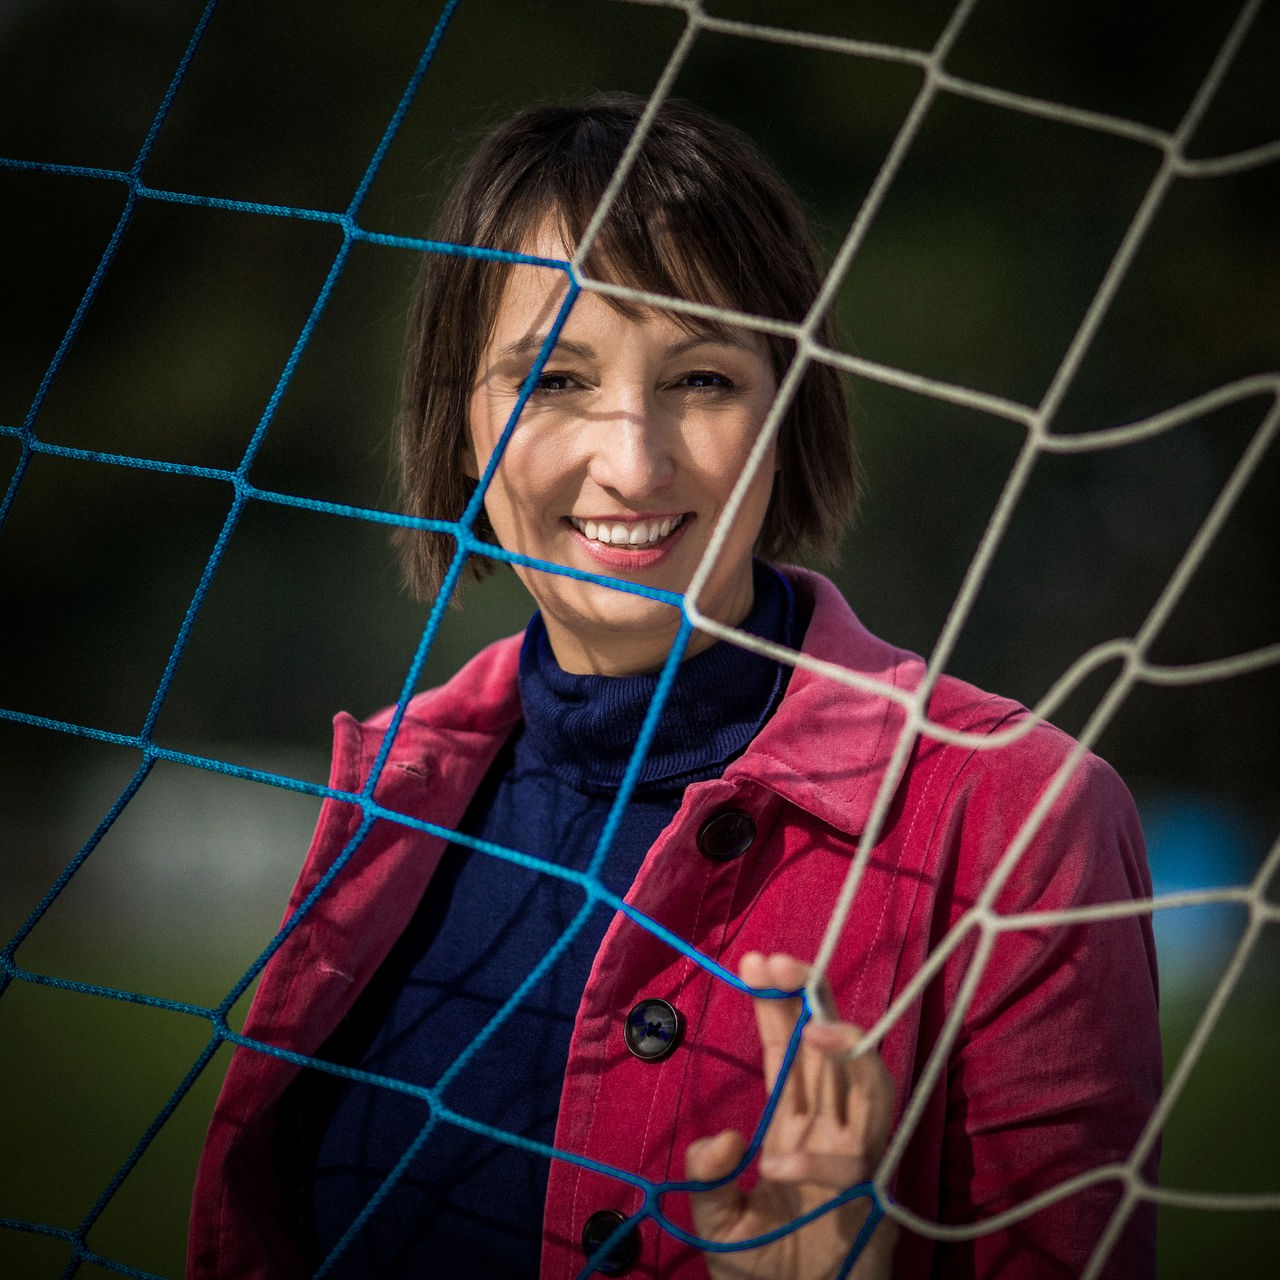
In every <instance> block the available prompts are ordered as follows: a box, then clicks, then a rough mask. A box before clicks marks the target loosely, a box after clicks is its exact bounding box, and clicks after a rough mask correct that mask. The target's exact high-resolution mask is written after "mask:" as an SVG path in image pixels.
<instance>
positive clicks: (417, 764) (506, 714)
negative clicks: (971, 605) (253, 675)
mask: <svg viewBox="0 0 1280 1280" xmlns="http://www.w3.org/2000/svg"><path fill="white" fill-rule="evenodd" d="M782 572H783V573H784V575H785V576H786V578H787V579H788V580H789V581H790V582H791V584H792V586H793V588H794V589H795V591H796V593H797V595H798V596H800V597H801V598H804V599H807V600H808V601H810V602H811V603H812V617H811V619H810V622H809V626H808V629H807V631H806V632H805V637H804V644H803V646H802V648H801V652H802V653H803V654H804V655H805V656H806V657H809V658H812V659H814V660H815V661H817V662H822V663H828V664H831V665H832V666H835V667H838V668H841V669H843V670H847V671H850V672H853V673H856V674H857V675H859V676H863V677H866V678H869V679H871V680H873V681H876V682H877V683H880V684H883V685H885V686H888V687H890V688H893V689H897V690H899V691H901V692H902V693H906V694H910V693H912V692H914V691H915V690H916V689H917V688H918V686H919V685H920V683H921V681H922V680H923V678H924V675H925V664H924V661H923V660H922V659H921V658H919V657H918V656H917V655H915V654H913V653H908V652H906V651H905V650H902V649H897V648H894V647H893V646H892V645H889V644H886V643H885V642H884V641H883V640H880V639H878V638H877V637H876V636H874V635H872V634H871V632H870V631H868V630H867V629H866V628H865V627H864V626H863V625H862V623H861V622H859V621H858V619H857V617H856V616H855V615H854V613H853V610H852V609H850V608H849V606H848V604H846V603H845V600H844V597H843V596H842V595H841V594H840V592H839V590H838V589H837V588H836V587H835V585H834V584H833V583H831V582H830V581H828V580H827V579H826V578H824V577H823V576H822V575H821V574H817V573H811V572H809V571H808V570H805V569H798V568H793V567H786V568H784V569H783V570H782ZM521 642H522V636H520V635H516V636H510V637H508V638H507V639H505V640H499V641H498V642H497V643H495V644H491V645H489V646H488V647H487V648H486V649H484V650H482V651H481V652H480V653H479V654H477V656H476V657H475V658H473V659H472V660H471V661H470V662H469V663H467V665H466V666H465V667H463V669H462V670H461V671H460V672H459V673H458V674H457V675H456V676H454V677H453V678H452V679H451V680H449V681H447V682H446V683H445V684H443V685H441V686H440V687H439V688H438V689H434V690H432V691H430V692H428V693H424V694H421V695H419V696H418V697H416V698H414V699H413V701H412V702H411V703H410V704H409V707H408V708H407V710H406V713H405V717H404V721H403V723H402V724H401V727H400V731H399V733H398V734H397V737H396V743H395V746H394V748H393V750H392V753H391V756H390V759H389V760H388V766H389V772H390V774H391V775H392V777H394V775H395V774H396V773H397V772H399V771H400V770H405V771H407V772H409V773H411V774H415V775H417V777H418V780H419V784H420V783H421V782H422V781H425V782H427V783H429V784H432V785H441V784H443V786H444V787H445V788H446V790H447V791H449V792H453V791H456V793H457V794H458V795H460V796H462V797H464V798H468V799H469V797H470V796H471V794H472V793H473V792H474V790H475V787H476V785H477V782H478V780H479V778H480V777H481V776H483V773H484V771H485V770H486V769H487V768H488V767H489V764H490V763H491V762H492V760H493V757H494V756H495V754H496V753H497V751H498V748H499V747H500V746H501V744H502V742H503V741H504V740H505V739H506V737H507V735H508V734H509V733H510V732H511V730H512V729H513V728H514V727H515V725H516V723H517V722H518V721H519V720H520V717H521V714H522V712H521V707H520V694H519V688H518V684H517V670H518V666H519V655H520V645H521ZM389 718H390V710H388V711H385V712H383V713H382V714H381V715H379V716H376V717H374V719H373V720H370V721H368V722H366V724H365V726H364V728H365V731H366V734H365V751H366V761H368V760H369V758H370V757H371V756H372V754H373V753H374V752H375V751H376V749H377V745H378V743H379V742H380V740H381V736H382V732H384V731H385V729H386V726H387V722H388V720H389ZM906 721H907V713H906V710H905V708H904V707H903V706H902V704H901V703H900V702H898V701H896V700H895V699H894V698H892V697H888V696H885V695H884V694H882V693H877V692H873V691H870V690H866V689H859V688H854V687H853V686H851V685H848V684H844V683H842V682H840V681H839V680H836V679H833V678H832V677H831V676H829V675H827V674H823V673H820V672H816V671H812V670H809V669H807V668H805V667H797V668H796V670H795V671H794V672H793V673H792V676H791V679H790V681H789V682H788V685H787V691H786V693H785V695H784V696H783V699H782V702H781V703H780V704H779V706H778V709H777V710H776V711H775V712H774V714H773V716H772V717H771V718H770V719H769V720H768V722H767V723H766V724H765V726H764V728H763V729H761V730H760V732H759V734H758V735H757V736H756V738H755V740H754V741H753V742H752V743H751V745H750V746H749V747H748V748H747V750H746V752H745V753H744V754H743V755H741V756H740V757H739V758H738V759H737V760H735V761H733V762H732V763H731V764H730V765H729V766H728V768H727V769H726V770H725V773H724V777H725V780H726V781H733V780H735V779H742V780H748V779H749V780H752V781H755V782H757V783H759V784H760V785H762V786H765V787H767V788H769V790H771V791H774V792H776V793H777V794H778V795H779V796H781V797H782V798H783V799H784V800H786V801H788V802H789V803H791V804H793V805H796V806H798V807H799V808H801V809H804V810H805V811H806V812H808V813H811V814H813V815H814V816H815V817H816V818H819V819H820V820H821V821H823V822H825V823H827V824H828V825H829V826H832V827H834V828H836V829H837V830H839V831H843V832H845V833H846V834H848V835H858V834H860V833H861V832H862V830H863V828H864V827H865V826H866V823H867V819H868V817H869V816H870V813H871V808H872V806H873V805H874V803H875V798H876V794H877V792H878V790H879V788H880V784H881V781H882V780H883V778H884V775H885V772H886V770H887V768H888V765H889V761H890V758H891V756H892V754H893V750H894V747H895V745H896V743H897V741H898V737H899V735H900V734H901V732H902V730H903V727H904V726H905V724H906ZM428 770H430V771H432V776H429V777H428V776H424V775H425V773H426V771H428ZM388 782H391V779H390V778H388ZM395 790H396V788H395V786H394V783H391V786H390V787H388V788H385V789H384V788H380V791H379V794H380V798H381V799H382V800H383V801H384V803H388V802H390V803H391V805H392V807H395V805H394V800H393V799H392V793H394V791H395ZM440 820H441V821H447V819H440Z"/></svg>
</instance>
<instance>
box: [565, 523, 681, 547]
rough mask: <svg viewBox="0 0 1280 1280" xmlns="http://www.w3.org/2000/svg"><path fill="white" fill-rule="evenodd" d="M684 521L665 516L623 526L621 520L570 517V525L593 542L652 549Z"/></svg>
mask: <svg viewBox="0 0 1280 1280" xmlns="http://www.w3.org/2000/svg"><path fill="white" fill-rule="evenodd" d="M683 520H684V516H664V517H663V518H662V519H661V520H637V521H636V522H635V523H633V524H623V523H622V521H620V520H617V521H605V520H579V519H578V517H577V516H570V517H569V523H570V524H571V525H573V527H574V528H575V529H577V530H578V532H579V533H581V534H583V535H584V536H586V537H588V538H590V539H591V540H592V541H593V542H603V543H605V544H606V545H607V546H614V547H651V546H653V544H654V543H655V542H660V541H661V540H662V539H663V538H665V537H666V536H667V535H668V534H669V533H670V532H671V531H672V529H674V528H676V526H677V525H679V524H680V523H681V522H682V521H683Z"/></svg>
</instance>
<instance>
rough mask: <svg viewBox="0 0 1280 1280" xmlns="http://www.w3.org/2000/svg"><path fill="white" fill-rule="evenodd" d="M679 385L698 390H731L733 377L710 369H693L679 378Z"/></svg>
mask: <svg viewBox="0 0 1280 1280" xmlns="http://www.w3.org/2000/svg"><path fill="white" fill-rule="evenodd" d="M678 385H680V386H684V387H693V388H695V389H698V390H704V389H709V390H713V391H731V390H732V389H733V379H732V378H729V377H726V376H725V375H724V374H723V373H714V372H712V370H710V369H694V370H693V371H692V372H690V373H686V374H685V375H684V377H683V378H681V379H680V380H679V384H678Z"/></svg>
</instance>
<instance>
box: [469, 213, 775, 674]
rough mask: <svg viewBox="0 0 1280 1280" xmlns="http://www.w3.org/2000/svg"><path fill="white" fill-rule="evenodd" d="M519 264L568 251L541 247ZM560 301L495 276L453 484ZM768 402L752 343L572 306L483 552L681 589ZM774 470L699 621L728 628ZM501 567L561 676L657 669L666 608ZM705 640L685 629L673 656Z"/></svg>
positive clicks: (516, 386)
mask: <svg viewBox="0 0 1280 1280" xmlns="http://www.w3.org/2000/svg"><path fill="white" fill-rule="evenodd" d="M532 251H533V252H534V253H536V254H538V255H539V256H543V257H549V258H568V257H569V256H570V255H569V254H568V253H567V252H566V250H565V248H564V245H563V244H562V243H561V242H560V240H559V238H558V237H556V236H554V235H549V234H544V235H542V236H540V237H539V238H538V242H537V244H536V245H535V247H534V249H533V250H532ZM565 292H566V281H565V278H564V275H563V274H562V273H561V272H559V271H555V270H551V269H547V268H542V267H534V266H528V265H525V264H518V265H515V266H513V267H512V268H511V270H510V276H509V279H508V282H507V284H506V287H505V290H504V293H503V295H502V298H501V301H500V303H499V306H498V312H497V317H496V320H495V323H494V327H493V333H492V335H491V336H490V339H489V343H488V345H487V346H486V347H485V349H484V351H483V353H482V355H481V358H480V367H479V370H478V372H477V378H476V383H475V386H474V389H473V391H472V396H471V421H470V449H469V451H468V454H467V457H466V460H465V464H466V469H467V472H468V474H470V475H471V476H473V477H476V478H478V477H479V476H480V474H481V473H482V472H483V470H484V468H485V466H486V464H487V463H488V461H489V458H490V456H491V454H492V453H493V450H494V447H495V446H496V444H497V442H498V439H499V438H500V436H501V434H502V430H503V428H504V426H505V425H506V422H507V419H508V418H509V417H510V414H511V411H512V408H513V407H514V405H515V403H516V400H517V398H518V395H519V391H520V386H521V383H522V382H523V381H524V379H525V377H526V376H527V375H528V373H529V370H530V369H531V368H532V366H533V363H534V360H535V358H536V357H537V354H538V351H539V349H540V348H541V346H542V342H543V340H544V338H545V337H546V335H547V333H548V331H549V330H550V328H551V325H552V323H553V321H554V319H555V316H556V313H557V311H558V310H559V307H560V305H561V303H562V302H563V300H564V297H565ZM775 390H776V384H775V380H774V376H773V370H772V367H771V365H770V362H769V359H768V355H767V353H766V351H765V347H764V343H763V342H762V340H761V339H760V338H759V337H758V336H756V335H752V334H749V333H746V332H742V331H728V332H713V331H710V330H708V331H705V332H699V333H690V332H689V330H688V329H686V328H682V327H681V326H680V325H679V324H677V323H676V322H675V320H674V319H673V318H672V317H671V316H670V315H669V314H666V313H663V312H659V311H643V312H640V313H638V314H635V315H630V316H629V315H627V314H625V313H623V312H621V311H619V310H617V309H616V308H615V307H612V306H610V305H609V303H608V302H607V301H605V300H604V299H603V298H602V297H600V296H599V295H597V294H590V293H585V292H584V293H582V294H580V295H579V297H578V299H577V301H576V302H575V304H574V307H573V310H572V312H571V313H570V315H569V318H568V320H567V321H566V323H565V325H564V328H563V329H562V330H561V332H560V338H559V343H558V345H557V346H556V348H555V350H554V351H553V352H552V355H551V357H550V359H549V360H548V361H547V363H546V366H545V368H544V370H543V372H542V375H541V378H540V380H539V383H538V386H537V388H536V389H535V390H534V392H533V394H532V395H531V397H530V398H529V401H528V403H527V404H526V406H525V409H524V411H523V413H522V414H521V417H520V421H519V423H518V425H517V426H516V429H515V431H514V433H513V434H512V437H511V440H510V442H509V443H508V446H507V449H506V452H505V453H504V455H503V457H502V459H501V461H500V463H499V465H498V469H497V472H496V474H495V475H494V478H493V481H492V484H491V485H490V488H489V491H488V495H487V498H486V502H485V508H486V511H487V512H488V515H489V519H490V521H491V522H492V524H493V528H494V531H495V533H496V534H497V537H498V541H499V542H500V543H501V544H502V545H503V546H504V547H505V548H506V549H507V550H509V551H518V552H520V553H521V554H523V555H528V556H532V557H535V558H537V559H539V560H546V561H550V562H552V563H554V564H560V565H566V566H569V567H571V568H574V569H583V570H586V571H588V572H592V573H597V574H603V575H607V576H608V577H613V578H621V579H624V580H626V581H628V582H635V583H643V584H644V585H646V586H651V587H658V588H662V589H663V590H666V591H672V592H683V591H684V590H685V589H686V588H687V587H688V585H689V580H690V578H691V577H692V576H693V573H694V570H695V569H696V568H697V566H698V563H699V561H700V560H701V558H702V555H703V553H704V552H705V550H706V548H707V544H708V543H709V542H710V540H711V535H712V532H713V530H714V529H715V526H716V521H717V520H718V518H719V516H720V513H721V512H722V511H723V510H724V507H725V504H726V503H727V502H728V500H729V494H730V492H731V490H732V489H733V486H734V483H735V482H736V480H737V478H738V476H739V474H740V473H741V472H742V470H743V467H744V465H745V463H746V460H747V455H748V453H749V452H750V451H751V447H752V445H753V444H754V443H755V440H756V437H757V435H758V433H759V430H760V426H761V423H762V422H763V421H764V417H765V414H766V412H767V411H768V408H769V405H770V403H771V402H772V400H773V396H774V392H775ZM774 469H775V463H774V459H773V457H772V455H770V456H769V457H768V458H766V459H765V461H764V464H763V465H762V466H761V467H760V468H759V469H758V470H757V472H756V474H755V476H754V478H753V479H752V481H751V486H750V489H749V491H748V493H747V495H746V501H745V503H744V504H743V506H742V507H741V508H740V509H739V512H738V515H737V519H736V521H735V524H734V527H733V529H732V530H731V532H730V534H729V537H728V539H727V541H726V542H725V544H724V545H723V547H722V548H721V550H720V553H719V555H718V557H717V560H716V564H715V568H714V570H713V572H712V574H711V576H710V578H709V579H708V581H707V583H706V586H705V589H704V591H703V592H702V594H701V596H700V599H699V604H700V607H701V609H702V611H703V612H704V613H705V614H707V615H708V616H709V617H712V618H714V619H716V620H717V621H719V622H723V623H726V624H727V625H730V626H732V625H736V624H737V623H739V622H741V621H742V619H743V618H744V617H746V615H747V613H748V611H749V610H750V608H751V603H752V585H751V553H752V548H753V547H754V545H755V542H756V538H757V535H758V534H759V532H760V526H761V523H762V522H763V520H764V514H765V509H766V507H767V506H768V503H769V495H770V493H771V491H772V488H773V475H774ZM516 571H517V573H519V575H520V577H521V580H522V581H523V582H524V584H525V586H526V587H528V589H529V591H530V592H531V593H532V595H533V597H534V599H535V600H536V601H537V603H538V607H539V608H540V609H541V611H542V615H543V619H544V621H545V623H546V626H547V632H548V635H549V637H550V640H551V644H552V647H553V649H554V651H555V654H556V658H557V660H558V661H559V663H560V665H561V666H562V667H564V668H565V670H567V671H575V672H597V673H602V674H609V675H622V674H630V673H635V672H639V671H652V670H654V669H656V668H657V667H659V666H661V665H662V663H663V661H664V660H665V658H666V656H667V652H668V650H669V648H670V645H671V641H672V639H673V638H674V636H675V633H676V630H677V628H678V625H679V621H680V619H679V616H678V613H677V611H676V610H675V609H674V608H672V607H671V606H670V605H667V604H663V603H660V602H659V601H656V600H651V599H648V598H646V597H644V596H638V595H633V594H631V593H629V592H622V591H618V590H616V589H613V588H609V587H604V586H600V585H599V584H596V583H590V582H583V581H580V580H577V579H574V578H569V577H565V576H563V575H560V574H551V573H545V572H541V571H539V570H535V569H528V568H524V567H517V570H516ZM712 640H713V638H712V637H710V636H707V635H705V634H704V633H698V634H696V635H695V636H694V638H693V640H692V642H691V644H690V649H689V652H690V653H693V652H696V651H697V650H698V649H701V648H705V647H707V646H708V645H709V644H711V643H712Z"/></svg>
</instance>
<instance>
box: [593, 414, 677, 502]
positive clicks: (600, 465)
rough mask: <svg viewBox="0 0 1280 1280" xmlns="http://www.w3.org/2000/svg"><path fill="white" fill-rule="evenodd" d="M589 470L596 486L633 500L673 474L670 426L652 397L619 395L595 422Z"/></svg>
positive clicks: (662, 485) (657, 489)
mask: <svg viewBox="0 0 1280 1280" xmlns="http://www.w3.org/2000/svg"><path fill="white" fill-rule="evenodd" d="M595 437H596V438H595V442H594V448H593V450H592V456H591V463H590V467H589V469H588V470H589V474H590V476H591V479H592V480H593V481H594V482H595V483H596V484H598V485H599V486H600V487H601V488H602V489H608V490H609V491H610V492H612V493H615V494H617V495H618V496H619V497H620V498H623V499H626V500H627V501H629V502H632V503H635V502H637V501H639V500H640V499H642V498H646V497H649V496H651V495H653V494H655V493H658V492H660V491H661V490H662V489H664V488H665V487H666V486H667V485H668V484H670V483H671V481H672V479H673V478H674V476H675V459H674V456H673V453H672V431H671V424H670V423H669V422H668V421H666V419H665V417H664V415H663V414H662V412H661V410H660V409H659V407H658V406H657V405H656V404H655V403H654V401H653V398H652V397H651V396H648V395H644V394H640V393H637V394H634V395H619V396H618V397H617V400H616V402H615V403H614V405H613V406H612V407H611V408H610V409H609V411H608V412H607V413H605V414H604V415H602V420H601V421H599V422H597V424H596V426H595Z"/></svg>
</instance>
